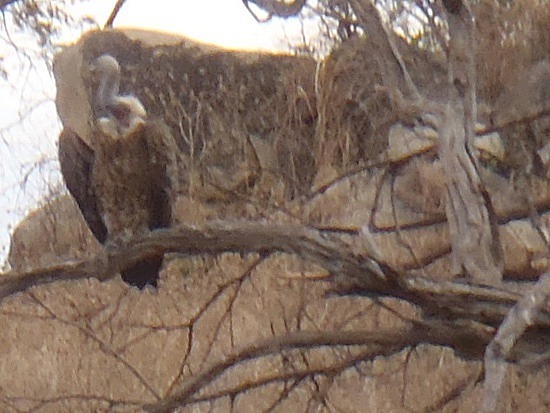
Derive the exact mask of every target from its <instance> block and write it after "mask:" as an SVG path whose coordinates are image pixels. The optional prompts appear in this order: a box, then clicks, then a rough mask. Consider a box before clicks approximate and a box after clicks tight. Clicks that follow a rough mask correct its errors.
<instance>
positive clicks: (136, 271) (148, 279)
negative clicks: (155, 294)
mask: <svg viewBox="0 0 550 413" xmlns="http://www.w3.org/2000/svg"><path fill="white" fill-rule="evenodd" d="M161 266H162V256H160V257H159V256H156V257H150V258H146V259H145V260H142V261H140V262H138V263H136V264H134V265H133V266H132V267H130V268H128V269H126V270H124V271H122V273H121V275H122V279H123V280H124V281H125V282H126V283H127V284H129V285H131V286H134V287H137V288H139V289H140V290H141V289H143V288H144V287H145V286H146V285H150V286H152V287H155V288H156V287H157V284H158V280H159V271H160V267H161Z"/></svg>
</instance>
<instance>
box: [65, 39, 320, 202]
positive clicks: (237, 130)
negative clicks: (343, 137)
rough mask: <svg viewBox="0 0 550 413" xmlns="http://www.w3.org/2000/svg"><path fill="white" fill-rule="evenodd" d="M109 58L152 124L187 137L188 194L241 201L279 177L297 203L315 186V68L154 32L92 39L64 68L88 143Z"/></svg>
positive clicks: (71, 114) (72, 111) (73, 113)
mask: <svg viewBox="0 0 550 413" xmlns="http://www.w3.org/2000/svg"><path fill="white" fill-rule="evenodd" d="M152 42H155V43H154V44H153V43H152ZM104 53H108V54H111V55H112V56H113V57H115V58H116V59H117V60H118V62H119V63H120V65H121V67H122V76H121V87H120V89H121V93H132V94H134V95H136V96H137V97H138V98H139V99H140V101H141V102H142V103H143V105H144V106H145V108H146V109H147V111H148V114H149V116H150V117H159V118H162V119H163V120H164V121H165V122H166V123H167V124H168V126H169V127H170V128H171V129H172V132H173V134H174V136H176V137H178V144H179V145H180V148H181V156H182V157H183V160H184V162H183V164H184V165H185V170H184V171H182V179H183V180H184V182H185V183H186V184H187V185H185V184H184V185H183V186H184V187H186V193H187V194H192V195H193V197H199V198H201V199H205V200H208V199H210V198H214V199H219V198H222V199H225V198H227V197H230V198H235V196H237V197H238V194H241V195H242V194H246V193H249V191H250V190H251V189H255V190H258V189H259V188H261V185H259V183H260V181H261V180H262V179H264V180H265V179H268V178H269V176H272V175H273V176H277V179H282V180H283V182H284V188H285V190H286V192H287V194H286V195H287V196H295V195H296V194H297V193H300V192H304V191H305V190H306V189H307V188H308V185H309V183H310V181H311V179H312V176H311V173H312V171H313V168H312V167H311V166H312V165H313V152H312V150H311V148H312V146H313V136H314V127H315V124H314V119H315V117H316V101H315V94H314V74H315V62H314V61H313V60H311V59H308V58H297V57H292V56H285V55H272V54H260V53H245V52H232V51H227V50H223V49H219V48H215V47H212V46H205V45H202V44H199V43H196V42H192V41H189V40H187V39H183V38H177V37H167V36H165V35H164V36H162V35H160V36H158V37H157V36H155V34H153V33H144V32H136V31H129V32H120V31H103V32H93V33H90V34H88V35H86V36H85V37H83V38H82V40H81V41H80V42H79V43H78V44H77V45H76V46H72V47H70V48H68V49H67V50H65V51H63V53H61V54H60V55H59V56H58V57H57V58H56V61H55V62H54V73H55V77H56V83H57V85H58V94H57V98H56V103H57V109H58V113H59V116H60V118H61V121H62V122H63V124H64V126H65V127H69V128H71V129H73V130H75V131H76V132H77V133H78V134H79V135H80V136H82V137H83V138H84V139H89V138H90V135H91V133H90V127H91V125H92V122H93V115H92V114H93V110H94V107H93V102H94V98H95V95H94V93H96V92H95V91H96V90H97V84H94V82H93V79H92V77H91V75H90V70H89V67H90V64H91V63H92V62H93V61H94V60H95V59H96V58H97V57H98V56H100V55H102V54H104ZM264 190H266V191H268V190H269V189H268V188H264Z"/></svg>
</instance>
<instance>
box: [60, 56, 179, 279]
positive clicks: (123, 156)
mask: <svg viewBox="0 0 550 413" xmlns="http://www.w3.org/2000/svg"><path fill="white" fill-rule="evenodd" d="M91 71H92V73H94V75H95V76H97V77H98V78H99V86H98V89H97V95H96V96H95V98H94V99H95V102H94V104H93V105H92V107H94V108H95V110H94V112H95V116H94V117H95V119H94V122H95V124H94V127H93V133H92V140H91V143H90V144H88V143H86V142H85V141H84V140H83V139H82V138H81V137H80V136H78V134H77V133H75V132H74V131H73V130H71V129H70V128H65V129H64V130H63V131H62V133H61V135H60V138H59V162H60V166H61V172H62V175H63V178H64V180H65V183H66V185H67V188H68V190H69V192H70V193H71V195H72V196H73V197H74V199H75V200H76V202H77V204H78V206H79V208H80V210H81V212H82V215H83V217H84V219H85V220H86V223H87V224H88V226H89V228H90V230H91V231H92V233H93V234H94V236H95V238H96V239H97V240H98V241H99V242H100V243H102V244H106V243H110V244H115V245H119V244H123V243H125V242H127V241H128V240H129V239H131V238H132V237H133V236H136V235H140V234H144V233H146V232H148V231H151V230H154V229H156V228H164V227H168V226H170V225H171V221H172V214H171V212H172V211H171V207H172V205H173V200H174V197H175V196H176V194H177V184H178V178H177V175H178V173H177V170H178V168H177V158H176V153H177V149H178V147H177V144H176V142H175V140H174V137H173V135H172V134H171V132H170V130H169V128H168V127H167V126H166V124H165V123H164V122H163V121H162V120H150V119H148V118H147V113H146V110H145V108H144V107H143V104H142V103H141V102H140V100H139V99H138V98H137V97H136V96H133V95H120V94H119V85H120V76H121V70H120V65H119V63H118V61H117V60H116V59H115V58H114V57H112V56H111V55H102V56H100V57H99V58H97V59H96V60H95V62H94V63H93V65H92V67H91ZM161 265H162V256H153V257H149V258H147V259H144V260H143V261H140V262H138V263H136V264H135V265H134V266H132V267H131V268H128V269H126V270H124V271H122V274H121V275H122V279H123V280H124V281H125V282H127V283H128V284H130V285H133V286H137V287H138V288H143V287H144V286H146V285H152V286H155V287H156V286H157V282H158V272H159V270H160V267H161Z"/></svg>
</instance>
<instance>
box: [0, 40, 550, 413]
mask: <svg viewBox="0 0 550 413" xmlns="http://www.w3.org/2000/svg"><path fill="white" fill-rule="evenodd" d="M103 53H109V54H112V55H113V56H115V57H116V58H117V60H118V61H119V62H120V64H121V68H122V84H121V92H122V93H132V94H135V95H136V96H137V97H139V99H140V101H141V102H143V104H144V106H145V108H146V109H147V111H148V113H149V115H150V116H152V117H159V118H162V119H163V120H164V121H165V122H166V123H167V124H168V126H169V127H170V128H171V130H172V133H173V134H174V136H176V137H177V139H178V142H179V150H180V152H179V153H178V156H179V157H181V159H182V164H183V167H182V168H181V171H179V172H180V175H181V183H182V187H183V190H182V193H181V196H180V197H179V199H178V200H177V204H176V205H175V208H174V210H175V211H176V215H177V219H178V220H179V221H181V222H184V223H186V224H200V223H201V222H204V221H208V220H216V219H228V220H231V219H241V220H242V219H247V220H250V219H261V220H264V221H268V222H276V221H285V222H289V221H290V222H298V223H299V224H301V225H311V226H317V227H325V228H328V229H329V230H330V232H331V233H332V234H334V233H336V234H338V233H342V232H347V233H348V234H349V233H350V232H351V233H355V234H356V235H353V236H351V235H345V236H342V243H343V244H344V243H346V242H347V243H348V246H349V247H350V248H353V250H354V251H356V252H357V253H358V255H359V256H361V253H362V252H364V251H365V246H366V245H368V247H369V248H371V249H372V248H375V249H376V252H377V253H378V256H379V257H378V258H380V259H381V260H383V261H384V262H385V263H386V264H387V265H388V266H390V267H394V268H397V269H400V270H409V271H411V272H416V273H418V274H420V275H422V276H427V277H432V278H435V279H438V280H441V279H445V280H446V279H451V278H453V277H454V274H451V273H450V271H449V268H450V265H449V250H450V242H449V236H448V229H447V223H446V217H445V202H446V200H445V182H444V181H443V176H442V173H441V167H442V165H441V162H440V161H439V160H438V159H437V156H436V151H435V150H434V148H435V146H436V145H437V134H436V135H434V131H433V130H430V129H429V128H427V127H425V126H419V125H415V124H414V122H413V123H411V122H410V119H400V118H399V117H397V116H396V114H395V113H394V112H393V109H392V107H391V105H389V102H388V101H387V96H385V92H384V90H382V89H380V88H379V84H378V83H379V82H378V80H379V78H380V76H382V75H383V73H379V72H380V71H379V70H378V68H377V67H376V66H374V67H371V66H369V62H370V61H371V60H373V59H372V56H376V51H375V50H371V49H369V46H368V44H365V43H363V42H361V41H360V40H357V41H353V42H349V43H346V44H344V45H343V46H342V47H341V48H340V49H338V50H336V51H335V52H334V53H333V54H332V55H331V56H329V57H328V58H327V60H326V61H325V62H324V64H323V65H322V66H320V67H316V64H315V62H314V61H312V60H310V59H308V58H297V57H291V56H284V55H270V54H258V53H242V52H231V51H227V50H222V49H218V48H214V47H210V46H205V45H200V44H197V43H194V42H191V41H189V40H187V39H182V38H179V37H172V36H167V35H161V34H158V33H150V32H136V31H103V32H92V33H89V34H87V35H85V36H84V37H83V38H82V39H81V40H80V41H79V42H78V43H77V44H76V45H74V46H71V47H69V48H67V49H66V50H64V51H63V52H62V53H61V54H60V55H59V56H58V57H57V58H56V61H55V76H56V82H57V86H58V95H57V99H56V103H57V108H58V113H59V116H60V118H61V121H62V122H63V125H64V126H65V127H68V128H71V129H73V130H75V131H76V132H77V133H78V134H79V135H80V136H82V137H83V138H84V139H90V136H91V133H90V130H91V128H92V122H93V118H94V116H93V112H94V110H95V109H94V98H95V96H94V93H95V91H96V90H97V84H95V83H94V82H95V80H94V78H93V76H92V74H91V73H90V70H89V65H90V63H91V62H92V61H93V60H94V59H95V58H96V57H97V56H99V55H101V54H103ZM422 59H423V57H422V56H421V55H416V54H413V55H411V56H409V60H407V63H408V64H409V63H410V62H415V61H416V62H417V63H418V64H417V66H416V67H417V71H418V73H413V74H412V77H413V79H414V80H415V82H417V83H418V84H419V85H421V86H422V85H423V86H422V87H428V88H429V87H432V88H433V87H434V86H433V85H430V82H429V81H428V80H429V79H432V77H430V76H431V74H432V73H433V74H434V76H433V79H435V80H437V79H438V78H437V76H438V75H440V74H441V73H440V71H441V68H440V66H439V65H438V64H437V63H434V62H427V61H423V60H422ZM410 64H413V65H414V63H410ZM369 70H370V72H369ZM372 74H374V75H372ZM371 75H372V76H371ZM433 93H434V94H433V96H436V95H437V90H435V91H433ZM428 95H430V94H429V93H428ZM430 96H432V95H430ZM537 133H540V132H537ZM543 138H544V139H537V140H536V142H537V145H539V146H536V147H535V149H536V150H538V151H540V150H541V149H540V146H543V145H548V140H549V138H548V136H546V135H544V136H543ZM544 147H546V146H544ZM480 148H482V146H481V145H480ZM508 148H509V147H505V151H506V150H508V151H509V149H508ZM508 155H509V153H504V155H502V157H503V158H504V159H505V158H506V157H507V156H508ZM480 157H481V156H480ZM380 160H385V162H379V161H380ZM496 162H497V165H494V164H492V163H491V162H486V163H484V164H483V165H484V166H483V167H482V171H481V174H482V176H483V179H484V182H485V184H486V186H487V190H488V192H489V195H490V196H491V198H492V200H493V205H494V209H495V213H496V217H497V221H498V224H499V231H500V239H501V241H502V244H503V245H502V246H503V250H504V255H505V272H506V274H505V275H506V276H507V277H508V278H511V277H514V278H521V279H531V280H532V279H534V278H536V277H537V276H538V275H539V274H540V273H541V271H542V268H543V266H544V265H547V264H545V263H547V259H548V255H547V253H548V251H547V246H546V245H545V244H544V241H543V240H542V238H541V236H540V234H539V233H538V232H537V230H536V229H535V228H534V227H533V225H532V224H531V221H530V218H531V216H530V214H531V211H530V208H529V202H530V203H531V204H532V205H534V206H535V207H536V209H537V210H538V215H539V216H536V217H535V218H538V219H539V224H540V225H539V227H540V228H539V229H542V230H543V231H545V230H546V231H547V230H548V228H549V226H550V185H549V182H548V178H547V176H546V175H544V174H534V175H532V176H531V175H528V176H527V177H528V178H529V179H527V178H526V176H525V174H523V175H522V176H521V177H520V178H517V177H514V176H511V175H518V174H517V173H515V174H514V172H516V171H515V170H512V171H504V172H503V171H502V170H501V168H500V166H501V165H500V164H498V162H500V161H499V160H497V161H496ZM369 163H375V164H376V165H377V166H376V167H372V168H371V167H368V164H369ZM504 169H506V168H504ZM97 248H99V246H98V245H97V243H96V242H95V241H94V240H93V238H92V236H91V234H90V233H89V231H88V229H87V228H86V226H85V225H84V223H83V221H82V218H81V216H80V214H79V212H78V209H77V208H76V206H75V204H74V202H73V201H72V200H71V199H70V198H68V197H61V198H58V199H56V200H54V201H53V202H51V204H50V205H48V206H47V207H43V208H42V209H39V210H37V211H34V212H33V213H31V214H30V215H29V216H28V217H27V218H26V219H25V220H24V221H23V223H22V224H21V225H20V226H19V227H18V228H17V229H16V231H15V233H14V237H13V245H12V250H11V252H10V263H11V264H12V266H13V268H15V269H17V270H19V271H24V270H26V269H28V268H35V267H39V266H43V265H50V264H52V263H58V262H59V261H63V260H66V259H71V258H79V257H83V256H86V254H94V252H95V251H97ZM545 260H546V261H545ZM168 261H169V262H168V265H167V268H166V271H165V273H164V274H163V276H162V278H161V282H160V286H159V289H158V291H156V292H155V293H153V292H151V291H148V290H146V291H141V292H137V291H135V290H128V289H126V288H123V284H122V283H121V282H117V281H116V280H115V281H112V282H103V283H99V282H97V280H94V279H92V280H85V281H81V282H67V283H53V284H51V285H45V286H39V287H37V288H34V289H33V290H32V293H30V294H28V295H21V296H18V297H14V299H13V300H9V301H6V302H3V303H2V310H3V311H2V312H0V319H1V321H2V326H3V328H2V331H1V333H0V388H2V389H3V392H5V394H7V395H8V396H7V397H8V398H7V399H6V401H4V400H3V399H1V398H0V410H2V411H4V410H5V411H11V410H13V409H18V410H28V409H29V407H30V406H36V405H37V403H38V402H37V400H39V401H42V400H43V401H44V406H45V407H44V409H45V411H52V412H53V411H55V412H60V411H61V412H63V411H67V412H70V411H83V412H85V411H110V410H109V409H111V410H112V409H113V408H114V407H113V406H115V405H116V406H117V407H116V408H117V409H119V408H120V409H121V410H125V409H126V410H128V409H129V410H132V411H133V410H135V409H136V408H137V407H136V406H137V405H139V404H142V403H143V404H144V403H153V402H156V401H158V400H161V399H162V398H163V397H166V395H170V394H173V393H174V391H175V389H178V388H179V387H180V386H183V385H185V384H186V383H190V382H192V379H193V378H196V377H197V375H199V374H201V373H202V372H204V371H205V369H208V368H209V367H210V366H211V365H212V364H215V363H216V362H218V361H219V360H230V357H231V356H232V355H233V354H234V353H235V352H237V351H239V350H241V349H243V348H247V346H254V345H256V344H257V343H258V342H260V343H261V342H262V340H269V339H277V338H278V337H280V336H284V335H285V334H287V333H289V332H290V333H292V332H308V333H309V332H311V333H319V332H328V333H334V334H335V335H340V334H343V335H345V334H346V333H349V332H359V333H361V334H363V333H365V332H366V334H367V336H368V334H375V333H377V332H379V331H380V330H382V329H387V330H386V331H389V332H391V333H392V334H393V333H395V331H398V329H399V328H402V327H403V326H404V325H408V322H409V321H408V320H407V319H408V317H411V318H414V317H417V316H418V313H419V312H418V310H417V309H415V308H412V306H410V305H408V303H406V302H404V301H399V300H394V299H390V298H388V299H386V298H383V299H381V301H383V304H384V305H383V306H381V305H379V304H380V302H375V301H373V300H371V299H370V298H368V297H348V296H344V297H334V296H331V295H329V294H328V293H329V292H330V291H329V287H328V286H327V285H326V284H325V283H322V282H319V281H318V278H319V275H323V272H322V269H320V268H317V267H315V266H314V265H312V264H311V263H306V262H303V261H301V260H299V259H298V258H296V257H289V256H283V255H282V254H276V255H273V256H270V257H267V258H265V257H260V256H256V255H252V256H245V257H243V256H240V255H237V254H223V255H220V256H217V257H215V258H213V257H174V259H169V260H168ZM327 284H328V283H327ZM480 311H482V310H480ZM380 343H384V341H382V342H375V343H369V344H368V345H364V346H352V347H345V346H338V347H330V346H327V347H324V346H319V345H315V346H312V349H303V350H300V352H299V353H298V352H295V351H291V350H289V351H288V352H285V354H284V355H283V356H281V355H280V354H276V355H273V356H268V357H265V358H261V359H259V360H248V359H247V363H243V364H242V365H241V366H239V367H238V368H236V369H233V370H230V371H227V372H225V373H224V375H223V376H216V377H215V379H216V380H217V381H215V383H214V384H213V385H212V386H210V387H208V388H206V389H203V390H204V392H201V393H194V394H193V397H196V399H195V401H196V402H195V403H192V404H191V405H188V406H185V407H182V408H181V411H200V412H202V411H205V412H206V411H222V412H223V411H239V412H257V411H280V412H284V411H299V412H301V411H310V410H311V411H313V410H316V409H318V408H319V409H323V408H327V409H329V410H330V409H331V408H332V407H330V406H334V410H345V411H364V410H368V411H393V412H399V413H405V412H410V411H411V410H414V411H433V410H438V409H443V410H445V409H451V410H453V409H454V410H457V411H460V412H463V413H469V412H475V411H478V406H479V400H480V393H481V392H480V391H479V390H480V388H477V387H476V386H478V384H477V382H478V380H479V379H480V377H481V375H482V373H480V371H481V369H480V368H479V366H480V365H479V364H476V363H475V362H472V361H470V360H464V359H461V358H460V357H458V356H457V355H456V354H454V353H453V352H452V350H451V349H448V348H441V347H435V346H431V347H430V346H427V345H416V346H413V347H412V349H411V347H409V346H406V347H402V348H400V349H396V350H392V349H391V348H390V349H389V350H387V349H386V348H385V347H387V346H385V345H384V344H380ZM371 344H372V345H371ZM390 347H391V346H390ZM253 348H254V347H253ZM386 350H387V351H388V353H385V351H386ZM385 354H392V355H391V356H388V357H379V355H382V356H383V355H385ZM308 369H309V370H308ZM323 369H325V371H326V372H327V374H326V375H324V374H323ZM297 371H298V372H300V375H298V376H296V377H294V378H290V379H288V380H287V379H281V380H280V381H278V380H273V379H272V377H273V376H272V375H273V374H287V372H288V373H289V374H290V373H292V372H297ZM304 372H305V373H304ZM288 377H290V376H288ZM547 377H548V374H547V371H543V372H541V373H540V374H539V375H538V376H537V375H533V376H529V377H527V378H526V377H525V376H523V375H520V374H518V373H517V372H515V371H514V372H513V373H512V374H511V379H510V380H511V381H510V388H511V389H512V390H513V391H510V392H509V394H507V395H506V396H505V401H506V403H507V404H508V405H510V406H524V407H525V411H527V410H529V411H545V408H547V406H548V400H547V393H548V391H547V390H548V389H547V383H548V381H547ZM251 378H252V379H251ZM256 379H257V380H258V381H262V380H264V382H263V383H267V385H265V386H258V387H257V388H252V389H248V388H247V389H244V390H243V391H242V392H241V393H239V394H238V397H235V395H234V394H233V393H231V391H232V389H235V388H241V387H243V386H245V387H246V386H248V385H249V384H250V383H253V381H254V380H256ZM220 389H221V390H220ZM226 389H228V390H227V391H228V395H227V397H225V396H224V397H220V398H216V397H215V395H216V394H218V391H220V392H222V393H223V391H222V390H226ZM457 394H460V397H456V395H457ZM211 395H213V396H212V398H211V399H209V397H210V396H211ZM201 397H204V399H202V400H203V401H201V399H200V398H201ZM447 405H450V406H451V407H446V406H447ZM365 406H368V407H365ZM48 407H51V410H47V408H48ZM10 409H11V410H10ZM454 410H453V411H454Z"/></svg>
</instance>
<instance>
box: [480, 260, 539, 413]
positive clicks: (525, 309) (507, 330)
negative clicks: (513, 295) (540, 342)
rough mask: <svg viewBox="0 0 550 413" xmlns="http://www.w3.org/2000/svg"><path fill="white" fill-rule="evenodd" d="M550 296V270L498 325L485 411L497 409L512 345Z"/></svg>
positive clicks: (490, 350) (489, 357) (488, 364)
mask: <svg viewBox="0 0 550 413" xmlns="http://www.w3.org/2000/svg"><path fill="white" fill-rule="evenodd" d="M548 297H550V270H548V271H546V273H544V274H543V275H542V276H541V278H540V280H539V282H537V283H536V284H535V285H534V286H533V287H532V288H531V291H529V292H528V293H527V294H525V296H523V297H522V298H521V299H520V300H519V301H518V302H517V304H516V305H514V306H513V307H512V309H511V310H510V312H509V313H508V314H507V315H506V318H505V319H504V321H503V322H502V324H501V325H500V327H499V328H498V331H497V334H496V335H495V338H494V339H493V340H492V341H491V343H490V344H489V345H488V346H487V350H486V352H485V394H484V399H483V410H482V411H483V413H492V412H494V411H496V408H497V403H498V399H499V396H500V393H501V388H502V383H503V381H504V377H505V375H506V370H507V364H506V358H507V357H508V356H509V355H510V352H511V351H512V347H513V346H514V344H515V343H517V341H518V340H519V338H520V337H521V336H522V335H523V334H524V333H525V330H526V329H527V328H528V327H530V326H532V325H533V324H534V320H535V316H536V314H537V313H538V312H539V311H540V310H541V308H543V307H544V305H545V302H546V299H547V298H548Z"/></svg>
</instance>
